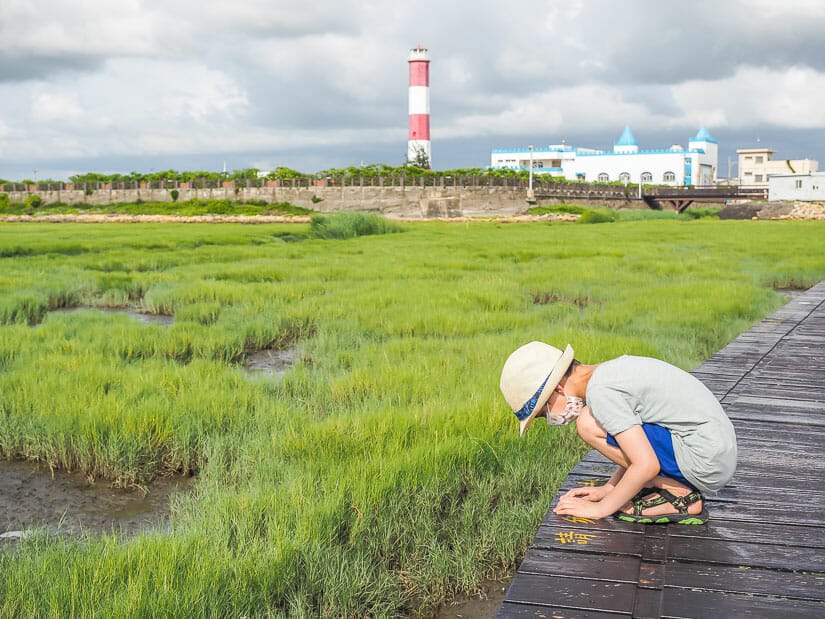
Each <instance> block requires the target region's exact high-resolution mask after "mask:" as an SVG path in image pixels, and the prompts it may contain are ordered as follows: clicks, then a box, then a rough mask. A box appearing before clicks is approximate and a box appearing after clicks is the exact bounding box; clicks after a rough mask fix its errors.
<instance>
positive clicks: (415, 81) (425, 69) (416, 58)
mask: <svg viewBox="0 0 825 619" xmlns="http://www.w3.org/2000/svg"><path fill="white" fill-rule="evenodd" d="M409 63H410V135H409V141H408V142H407V162H408V163H423V162H424V161H425V157H426V163H427V167H428V168H431V167H432V155H431V152H430V59H429V57H428V55H427V49H426V48H425V47H421V46H420V45H419V46H417V47H414V48H412V49H411V50H410V57H409Z"/></svg>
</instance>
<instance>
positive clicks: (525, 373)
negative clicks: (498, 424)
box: [499, 342, 573, 436]
mask: <svg viewBox="0 0 825 619" xmlns="http://www.w3.org/2000/svg"><path fill="white" fill-rule="evenodd" d="M572 361H573V349H572V348H571V347H570V345H569V344H568V345H567V348H565V349H564V352H562V351H561V350H559V349H558V348H554V347H553V346H550V345H549V344H545V343H544V342H530V343H529V344H525V345H524V346H522V347H521V348H519V349H518V350H516V351H515V352H514V353H513V354H512V355H510V356H509V357H508V358H507V361H506V362H505V363H504V368H502V370H501V382H500V383H499V387H500V388H501V393H502V394H503V395H504V399H505V400H507V404H509V405H510V408H512V409H513V413H515V415H516V417H517V418H518V420H519V436H521V435H523V434H524V431H525V430H526V429H527V426H528V425H530V422H531V421H533V419H534V418H535V416H536V415H537V414H538V413H539V412H540V411H541V409H542V408H543V407H544V405H545V404H546V403H547V400H549V399H550V396H551V395H553V391H554V390H555V389H556V386H557V385H558V384H559V381H560V380H561V379H562V376H564V373H565V372H566V371H567V368H569V367H570V363H571V362H572Z"/></svg>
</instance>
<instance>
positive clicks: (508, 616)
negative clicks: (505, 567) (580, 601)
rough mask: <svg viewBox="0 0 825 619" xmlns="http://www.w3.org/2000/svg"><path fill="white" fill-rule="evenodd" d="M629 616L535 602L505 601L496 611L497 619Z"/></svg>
mask: <svg viewBox="0 0 825 619" xmlns="http://www.w3.org/2000/svg"><path fill="white" fill-rule="evenodd" d="M622 616H625V617H629V616H630V615H629V614H628V613H623V614H617V613H612V612H606V611H594V610H581V609H569V608H568V609H565V608H555V607H548V606H535V605H533V604H518V603H515V602H509V601H505V602H504V603H503V604H502V605H501V606H500V607H499V609H498V612H497V613H496V619H609V618H611V617H612V618H613V619H615V618H616V617H622Z"/></svg>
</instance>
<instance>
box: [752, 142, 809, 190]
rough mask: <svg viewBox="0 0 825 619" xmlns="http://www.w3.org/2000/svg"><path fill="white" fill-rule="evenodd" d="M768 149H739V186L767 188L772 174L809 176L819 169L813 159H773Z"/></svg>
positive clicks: (771, 152) (771, 151)
mask: <svg viewBox="0 0 825 619" xmlns="http://www.w3.org/2000/svg"><path fill="white" fill-rule="evenodd" d="M773 153H774V151H773V150H771V149H770V148H740V149H738V150H737V151H736V154H737V155H739V184H740V185H749V186H752V187H753V186H756V187H768V177H769V176H773V175H774V174H778V175H788V174H811V173H813V172H816V171H817V170H818V169H819V162H818V161H816V160H815V159H774V158H773Z"/></svg>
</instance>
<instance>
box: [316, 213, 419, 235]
mask: <svg viewBox="0 0 825 619" xmlns="http://www.w3.org/2000/svg"><path fill="white" fill-rule="evenodd" d="M403 231H404V227H403V226H402V225H401V224H399V223H397V222H393V221H390V220H389V219H387V218H385V217H382V216H381V215H377V214H375V213H358V212H340V213H332V214H330V215H313V216H312V220H311V221H310V226H309V236H310V238H313V239H354V238H355V237H357V236H368V235H371V234H388V233H393V232H403Z"/></svg>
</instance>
